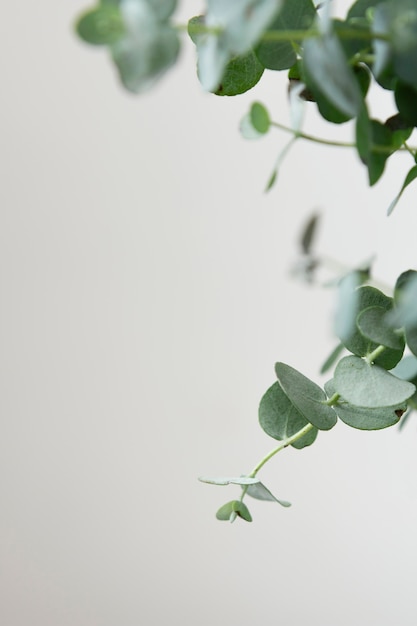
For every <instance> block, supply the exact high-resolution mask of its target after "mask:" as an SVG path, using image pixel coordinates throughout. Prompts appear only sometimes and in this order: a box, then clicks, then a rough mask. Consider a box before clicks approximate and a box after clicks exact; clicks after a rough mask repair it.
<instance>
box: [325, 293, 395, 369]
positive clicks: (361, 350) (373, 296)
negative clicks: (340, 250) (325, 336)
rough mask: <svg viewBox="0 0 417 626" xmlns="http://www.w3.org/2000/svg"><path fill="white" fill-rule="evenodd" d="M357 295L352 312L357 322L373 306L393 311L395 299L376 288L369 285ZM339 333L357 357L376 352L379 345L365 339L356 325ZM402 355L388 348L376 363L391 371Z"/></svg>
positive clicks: (345, 344)
mask: <svg viewBox="0 0 417 626" xmlns="http://www.w3.org/2000/svg"><path fill="white" fill-rule="evenodd" d="M356 293H357V300H356V304H355V310H354V311H353V312H352V315H353V317H354V319H355V320H356V319H357V317H358V315H359V314H360V312H361V311H363V310H365V309H367V308H369V307H371V306H379V307H382V308H383V309H384V310H385V311H387V312H388V311H390V310H391V309H392V305H393V299H392V298H389V297H388V296H386V295H385V294H383V293H382V291H379V289H376V288H375V287H369V286H368V285H365V286H362V287H358V289H357V292H356ZM392 323H394V322H392ZM338 331H339V332H338V333H337V334H338V336H339V339H340V340H341V341H342V343H343V344H344V346H345V347H346V348H347V349H348V350H349V351H350V352H353V354H356V355H357V356H366V355H367V354H369V353H370V352H372V351H373V350H375V348H377V347H378V345H379V344H377V343H375V342H374V341H371V340H370V339H369V338H367V337H364V335H363V334H362V333H361V332H360V330H359V328H358V327H357V325H356V324H355V326H354V327H352V329H351V331H350V332H345V331H344V329H342V332H340V331H341V329H340V328H338ZM402 354H403V353H402V351H401V350H393V349H391V348H387V349H386V350H385V351H384V352H383V353H382V354H381V355H380V356H378V358H377V359H376V360H375V363H376V364H377V365H380V366H381V367H384V368H385V369H391V368H393V367H395V365H396V364H397V363H398V362H399V361H400V360H401V357H402Z"/></svg>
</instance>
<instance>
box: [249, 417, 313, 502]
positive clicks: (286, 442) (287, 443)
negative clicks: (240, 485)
mask: <svg viewBox="0 0 417 626" xmlns="http://www.w3.org/2000/svg"><path fill="white" fill-rule="evenodd" d="M312 428H314V426H313V424H306V425H305V426H304V428H302V429H301V430H298V431H297V432H296V433H294V435H291V437H287V438H286V439H283V440H282V441H281V443H280V444H279V446H278V447H277V448H274V449H273V450H271V452H269V454H267V455H266V456H264V458H263V459H262V460H261V461H259V463H258V464H257V465H255V467H254V468H253V470H252V471H251V473H250V474H248V476H249V477H250V478H254V477H255V476H256V474H257V473H258V472H259V470H260V469H261V467H263V466H264V465H265V463H267V462H268V461H269V459H272V457H273V456H275V455H276V454H277V453H278V452H280V451H281V450H283V449H284V448H287V447H288V446H290V445H291V444H292V443H294V442H295V441H298V439H301V437H303V436H304V435H305V434H307V433H308V432H309V431H310V430H311V429H312ZM245 493H246V492H245Z"/></svg>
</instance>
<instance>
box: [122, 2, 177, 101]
mask: <svg viewBox="0 0 417 626" xmlns="http://www.w3.org/2000/svg"><path fill="white" fill-rule="evenodd" d="M121 10H122V13H123V18H124V21H125V25H126V29H127V35H126V36H125V37H123V38H122V39H120V40H118V41H117V42H116V43H114V44H113V45H112V46H111V52H112V56H113V60H114V62H115V64H116V66H117V68H118V70H119V74H120V78H121V81H122V83H123V85H124V86H125V87H126V89H128V90H129V91H132V92H133V93H140V92H142V91H145V90H146V89H149V87H151V86H152V85H153V84H154V83H155V81H156V80H157V79H158V78H160V76H161V75H162V74H164V73H165V72H166V71H167V69H168V68H170V67H171V66H172V65H173V64H174V63H175V61H176V60H177V56H178V52H179V48H180V45H179V39H178V33H177V30H176V29H175V28H174V27H173V26H171V25H170V24H169V23H168V22H161V21H160V20H159V19H158V18H157V16H156V14H155V13H154V11H153V10H152V9H151V8H150V7H149V6H148V5H147V4H138V3H137V2H135V0H127V1H125V2H123V3H122V4H121Z"/></svg>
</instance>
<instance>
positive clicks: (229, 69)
mask: <svg viewBox="0 0 417 626" xmlns="http://www.w3.org/2000/svg"><path fill="white" fill-rule="evenodd" d="M263 72H264V68H263V66H262V65H261V64H260V63H259V61H258V59H257V58H256V55H255V53H254V52H253V51H252V50H250V51H249V52H248V53H247V54H245V55H243V56H238V57H235V58H234V59H232V60H231V61H229V63H228V64H227V65H226V68H225V70H224V74H223V77H222V80H221V83H220V85H219V86H218V87H217V89H216V90H215V91H214V93H215V94H216V96H237V95H239V94H241V93H245V91H249V89H252V87H254V86H255V85H256V83H257V82H259V80H260V78H261V76H262V74H263Z"/></svg>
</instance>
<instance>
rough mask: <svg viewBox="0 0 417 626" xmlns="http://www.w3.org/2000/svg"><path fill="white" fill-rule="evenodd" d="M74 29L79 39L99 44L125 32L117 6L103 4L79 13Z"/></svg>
mask: <svg viewBox="0 0 417 626" xmlns="http://www.w3.org/2000/svg"><path fill="white" fill-rule="evenodd" d="M76 30H77V33H78V35H79V37H81V39H83V40H84V41H86V42H87V43H90V44H93V45H97V46H100V45H108V44H112V43H114V42H115V41H117V40H118V39H120V38H121V37H122V36H123V35H124V33H125V25H124V21H123V17H122V14H121V13H120V11H119V9H118V7H116V6H113V5H103V6H100V7H97V8H96V9H93V10H90V11H88V12H87V13H84V14H83V15H81V17H80V18H79V19H78V21H77V24H76Z"/></svg>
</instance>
